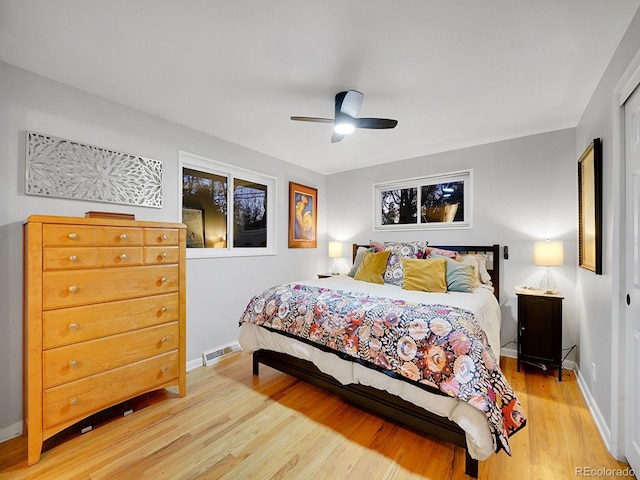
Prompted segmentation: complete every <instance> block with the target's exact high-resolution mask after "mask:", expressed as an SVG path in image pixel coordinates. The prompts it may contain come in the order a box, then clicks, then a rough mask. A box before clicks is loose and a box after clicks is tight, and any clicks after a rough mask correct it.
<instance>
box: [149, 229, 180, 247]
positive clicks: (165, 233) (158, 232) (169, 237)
mask: <svg viewBox="0 0 640 480" xmlns="http://www.w3.org/2000/svg"><path fill="white" fill-rule="evenodd" d="M179 240H180V238H179V235H178V230H177V229H175V228H145V229H144V244H145V245H178V241H179Z"/></svg>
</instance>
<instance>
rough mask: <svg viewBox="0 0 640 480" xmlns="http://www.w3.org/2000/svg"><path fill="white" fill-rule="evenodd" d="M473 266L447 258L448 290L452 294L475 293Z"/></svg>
mask: <svg viewBox="0 0 640 480" xmlns="http://www.w3.org/2000/svg"><path fill="white" fill-rule="evenodd" d="M473 274H474V271H473V266H471V265H469V264H464V263H460V262H456V261H455V260H451V259H450V258H447V290H448V291H450V292H464V293H471V292H473V285H474V282H473Z"/></svg>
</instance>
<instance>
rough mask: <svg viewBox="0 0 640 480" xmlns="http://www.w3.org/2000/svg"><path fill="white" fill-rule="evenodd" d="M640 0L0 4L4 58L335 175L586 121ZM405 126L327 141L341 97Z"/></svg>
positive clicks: (68, 0)
mask: <svg viewBox="0 0 640 480" xmlns="http://www.w3.org/2000/svg"><path fill="white" fill-rule="evenodd" d="M638 6H640V0H615V1H613V0H535V1H531V0H455V1H447V0H438V1H436V0H402V1H398V0H396V1H390V0H342V1H335V0H315V1H314V0H233V1H232V0H226V1H223V0H188V1H187V0H184V1H179V0H0V59H1V60H4V61H6V62H8V63H11V64H13V65H16V66H19V67H22V68H24V69H26V70H30V71H32V72H35V73H38V74H41V75H44V76H46V77H50V78H52V79H55V80H58V81H60V82H63V83H66V84H68V85H72V86H74V87H77V88H80V89H82V90H86V91H88V92H92V93H95V94H97V95H100V96H102V97H105V98H108V99H111V100H114V101H116V102H119V103H122V104H125V105H128V106H131V107H134V108H137V109H140V110H143V111H146V112H149V113H152V114H154V115H157V116H159V117H162V118H165V119H168V120H171V121H174V122H177V123H179V124H182V125H185V126H188V127H191V128H194V129H196V130H199V131H202V132H206V133H209V134H211V135H214V136H216V137H219V138H222V139H224V140H228V141H230V142H234V143H237V144H240V145H243V146H246V147H248V148H251V149H254V150H257V151H260V152H263V153H266V154H269V155H272V156H274V157H278V158H280V159H283V160H286V161H289V162H292V163H295V164H299V165H302V166H305V167H308V168H310V169H312V170H315V171H318V172H320V173H332V172H338V171H343V170H350V169H354V168H360V167H364V166H368V165H374V164H379V163H383V162H388V161H394V160H401V159H405V158H412V157H417V156H421V155H426V154H430V153H435V152H439V151H445V150H451V149H456V148H461V147H466V146H471V145H477V144H482V143H487V142H492V141H497V140H502V139H508V138H513V137H518V136H522V135H529V134H534V133H540V132H545V131H550V130H556V129H562V128H567V127H574V126H576V124H577V122H578V120H579V118H580V115H581V114H582V112H583V110H584V108H585V106H586V104H587V102H588V100H589V98H590V97H591V95H592V93H593V91H594V89H595V87H596V84H597V82H598V80H599V79H600V77H601V76H602V73H603V72H604V70H605V68H606V66H607V64H608V62H609V60H610V59H611V56H612V54H613V52H614V51H615V48H616V46H617V45H618V43H619V41H620V39H621V38H622V35H623V33H624V31H625V30H626V28H627V26H628V25H629V22H630V21H631V18H632V17H633V15H634V13H635V12H636V10H637V9H638ZM347 89H356V90H360V91H361V92H363V93H364V101H363V103H362V107H361V109H360V113H359V116H363V117H378V116H379V117H388V118H395V119H397V120H398V122H399V123H398V126H397V127H396V128H395V129H394V130H377V131H376V130H357V131H356V132H355V133H354V134H352V135H351V136H349V137H347V138H345V140H343V141H342V142H340V143H336V144H331V143H330V138H331V125H328V124H312V123H303V122H293V121H291V120H290V119H289V117H290V116H291V115H302V116H318V117H330V118H331V117H333V108H334V106H333V102H334V96H335V94H336V93H337V92H339V91H342V90H347Z"/></svg>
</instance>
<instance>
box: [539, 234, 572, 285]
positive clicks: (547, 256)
mask: <svg viewBox="0 0 640 480" xmlns="http://www.w3.org/2000/svg"><path fill="white" fill-rule="evenodd" d="M533 263H535V264H536V265H540V266H543V267H547V268H546V271H545V273H544V275H543V276H542V279H541V280H540V289H541V290H544V291H545V293H557V291H556V281H555V279H554V278H553V275H552V274H551V269H550V268H549V267H557V266H558V265H562V264H563V263H564V252H563V248H562V241H560V240H555V241H549V240H545V241H538V242H535V244H534V246H533Z"/></svg>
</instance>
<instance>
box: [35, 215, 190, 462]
mask: <svg viewBox="0 0 640 480" xmlns="http://www.w3.org/2000/svg"><path fill="white" fill-rule="evenodd" d="M185 240H186V229H185V226H184V225H183V224H179V223H168V222H144V221H135V220H120V219H112V218H75V217H51V216H37V215H34V216H31V217H29V219H28V221H27V223H26V224H25V225H24V245H25V252H24V283H25V285H24V343H25V345H24V402H25V406H24V417H25V433H26V434H27V435H28V464H29V465H32V464H34V463H36V462H38V460H39V459H40V453H41V451H42V442H43V441H44V440H46V439H47V438H50V437H52V436H53V435H55V434H56V433H58V432H60V431H62V430H64V429H65V428H67V427H68V426H70V425H73V424H74V423H76V422H78V421H80V420H82V419H84V418H86V417H88V416H90V415H92V414H94V413H96V412H99V411H101V410H104V409H105V408H108V407H110V406H113V405H116V404H118V403H121V402H123V401H125V400H127V399H129V398H133V397H135V396H137V395H140V394H143V393H146V392H149V391H152V390H157V389H160V388H165V387H169V386H176V385H177V386H178V390H179V394H180V396H181V397H182V396H184V395H185V394H186V351H185V339H186V324H185V321H186V311H185V310H186V308H185V305H186V299H185V292H186V288H185V285H186V284H185V279H186V253H185V246H186V241H185Z"/></svg>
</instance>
